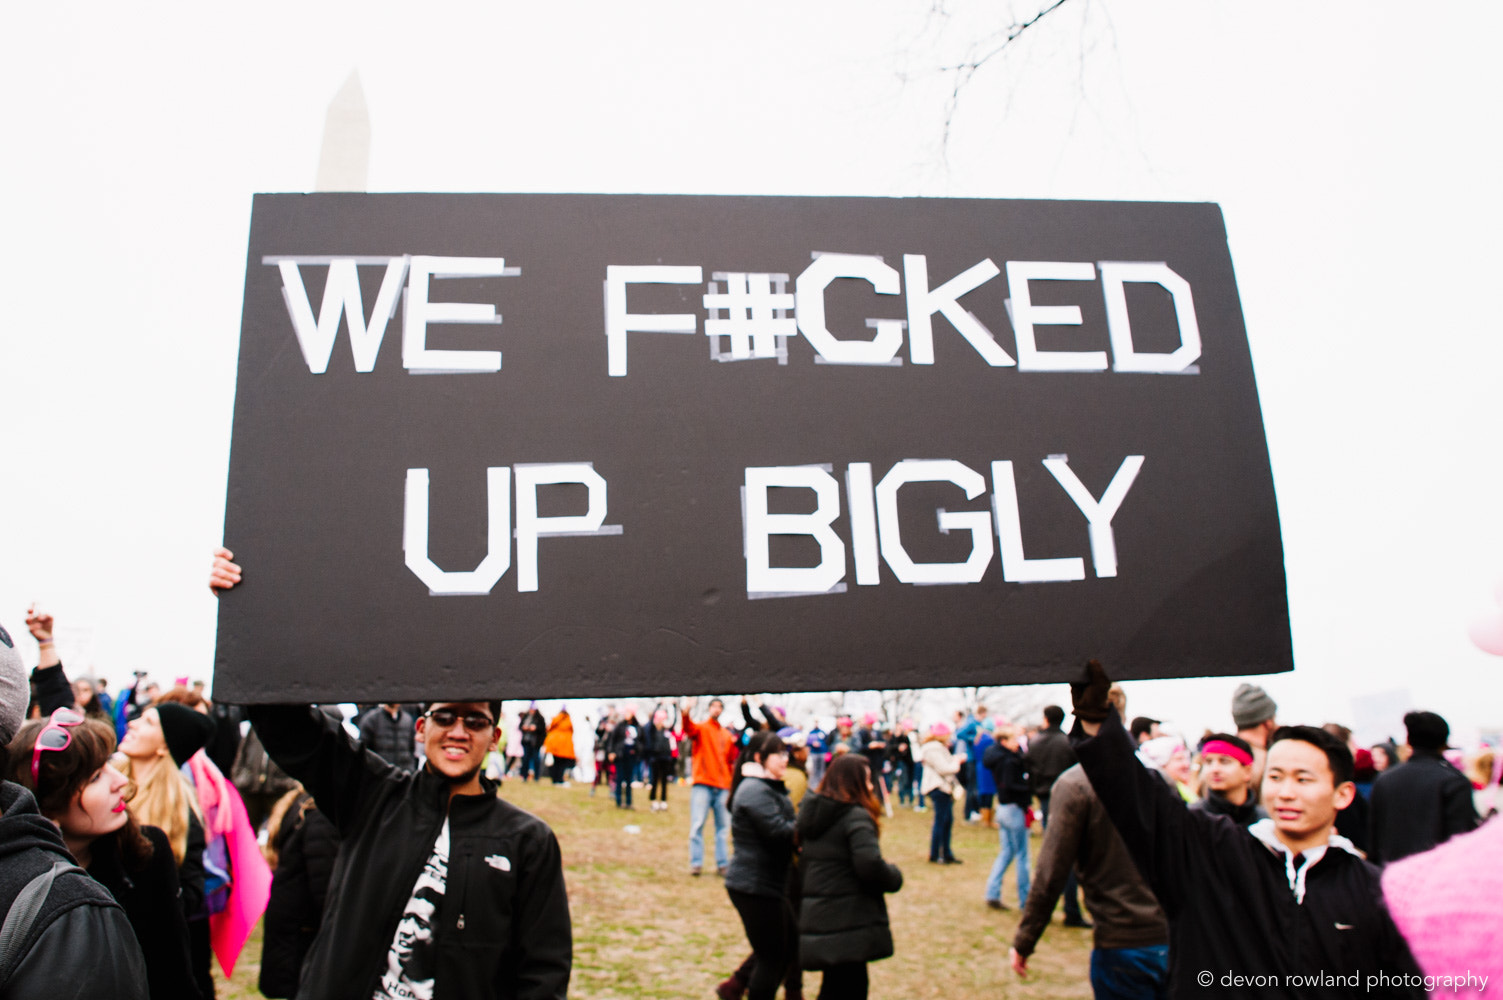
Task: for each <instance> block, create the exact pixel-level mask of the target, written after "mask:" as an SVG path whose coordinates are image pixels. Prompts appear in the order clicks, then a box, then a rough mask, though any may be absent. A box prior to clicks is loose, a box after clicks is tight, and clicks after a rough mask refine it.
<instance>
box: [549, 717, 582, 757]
mask: <svg viewBox="0 0 1503 1000" xmlns="http://www.w3.org/2000/svg"><path fill="white" fill-rule="evenodd" d="M543 749H544V750H546V751H548V752H549V753H551V754H553V756H554V758H555V759H557V758H559V757H562V758H564V759H565V760H574V759H575V758H574V720H573V719H571V718H569V713H568V712H560V713H558V714H557V715H555V716H554V717H553V721H552V722H550V723H548V735H547V737H546V738H544V740H543Z"/></svg>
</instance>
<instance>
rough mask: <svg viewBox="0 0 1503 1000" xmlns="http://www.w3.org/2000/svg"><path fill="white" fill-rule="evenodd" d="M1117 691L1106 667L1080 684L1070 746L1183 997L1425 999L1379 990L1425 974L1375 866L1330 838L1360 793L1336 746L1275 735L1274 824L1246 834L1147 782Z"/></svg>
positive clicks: (1304, 736) (1270, 775) (1266, 791)
mask: <svg viewBox="0 0 1503 1000" xmlns="http://www.w3.org/2000/svg"><path fill="white" fill-rule="evenodd" d="M1110 685H1111V681H1110V679H1109V678H1108V677H1107V675H1106V671H1105V670H1104V669H1102V667H1101V664H1100V663H1098V662H1097V661H1095V660H1092V661H1091V662H1090V663H1089V664H1088V665H1087V671H1086V678H1085V680H1084V681H1082V682H1079V683H1076V684H1072V685H1071V688H1072V695H1073V698H1074V703H1075V718H1076V728H1075V731H1074V732H1073V733H1072V739H1075V740H1076V743H1075V752H1076V755H1077V756H1078V757H1079V758H1080V765H1081V767H1082V768H1083V769H1084V770H1085V773H1086V775H1087V776H1088V777H1089V778H1090V781H1091V785H1092V786H1093V787H1094V788H1095V790H1096V794H1097V795H1098V796H1099V797H1100V799H1101V804H1102V805H1103V806H1104V807H1105V809H1106V812H1107V815H1108V816H1110V817H1111V820H1112V823H1113V825H1114V826H1116V828H1117V831H1118V832H1119V833H1120V834H1121V835H1122V840H1123V842H1124V843H1125V844H1126V845H1127V849H1128V853H1129V854H1130V855H1131V856H1132V859H1133V863H1134V864H1135V866H1136V867H1137V869H1138V871H1140V872H1141V873H1142V874H1143V876H1144V878H1146V879H1147V881H1148V883H1149V885H1150V886H1151V887H1152V889H1153V892H1154V895H1155V896H1156V897H1158V900H1159V902H1160V903H1161V904H1162V905H1163V907H1164V912H1165V913H1166V914H1168V917H1169V925H1170V947H1169V958H1170V977H1169V983H1170V994H1171V995H1172V996H1177V997H1189V996H1200V995H1203V994H1204V993H1205V991H1206V990H1207V989H1209V988H1211V987H1213V986H1214V987H1217V992H1218V995H1225V994H1231V995H1239V994H1240V995H1245V996H1257V997H1268V996H1285V997H1305V996H1321V997H1327V996H1352V997H1357V996H1370V995H1374V994H1377V995H1387V996H1412V997H1416V998H1418V997H1423V996H1425V995H1426V994H1425V992H1424V989H1423V987H1422V986H1421V985H1414V986H1408V985H1404V982H1406V981H1404V980H1400V984H1399V985H1390V982H1391V981H1381V982H1376V983H1375V982H1374V981H1372V980H1371V979H1370V977H1373V976H1377V975H1379V974H1386V975H1388V976H1390V977H1391V976H1394V975H1400V976H1420V973H1419V969H1418V966H1417V965H1416V964H1415V962H1414V958H1413V956H1412V955H1411V954H1410V953H1409V949H1408V947H1407V946H1406V945H1405V944H1404V940H1403V938H1402V937H1401V936H1400V935H1399V933H1398V929H1397V928H1396V927H1395V926H1394V923H1393V919H1392V918H1391V917H1390V916H1389V914H1388V910H1387V908H1386V907H1385V905H1384V903H1383V895H1382V891H1381V888H1380V885H1379V880H1378V875H1379V873H1378V869H1377V868H1376V867H1375V866H1374V865H1372V864H1370V863H1369V862H1367V861H1366V860H1364V859H1363V858H1362V857H1361V856H1360V855H1359V854H1358V853H1357V852H1356V850H1355V849H1354V848H1352V847H1351V844H1350V842H1349V841H1347V840H1346V839H1345V838H1344V837H1341V836H1339V835H1336V834H1334V833H1333V825H1334V823H1335V819H1336V812H1337V810H1338V809H1340V808H1341V807H1342V806H1344V805H1346V804H1347V803H1348V802H1349V801H1350V800H1351V797H1352V796H1353V795H1355V794H1356V793H1357V790H1356V787H1355V786H1354V785H1353V784H1352V755H1351V752H1350V751H1349V750H1348V749H1347V748H1346V747H1345V746H1344V745H1343V744H1342V743H1341V742H1340V741H1339V740H1337V739H1336V738H1335V737H1333V736H1331V734H1329V733H1327V732H1325V731H1324V730H1320V729H1315V728H1313V727H1309V726H1286V727H1283V728H1281V729H1278V730H1277V731H1275V732H1274V733H1273V734H1272V737H1271V739H1270V741H1269V747H1268V759H1267V767H1266V770H1265V774H1264V778H1263V789H1262V791H1263V794H1262V802H1263V804H1264V805H1265V806H1266V807H1267V809H1268V810H1269V813H1270V818H1268V819H1264V820H1260V821H1258V822H1256V823H1254V824H1253V825H1252V826H1250V827H1240V826H1238V825H1237V824H1235V823H1233V822H1232V821H1231V820H1230V819H1228V818H1227V817H1224V816H1213V815H1209V814H1207V813H1205V812H1191V811H1190V810H1188V809H1186V808H1185V807H1184V805H1183V803H1182V802H1181V800H1180V799H1179V797H1178V796H1177V795H1175V794H1174V793H1173V792H1172V791H1171V790H1170V789H1169V788H1168V787H1167V786H1166V785H1165V784H1164V783H1163V782H1162V781H1160V780H1159V779H1158V778H1156V777H1154V776H1152V775H1150V774H1149V772H1148V770H1147V769H1146V768H1145V767H1144V766H1143V764H1142V763H1141V762H1140V761H1139V760H1138V758H1137V755H1136V753H1135V752H1134V748H1133V745H1132V740H1131V738H1130V737H1129V736H1128V734H1127V731H1126V730H1125V729H1123V727H1122V720H1121V718H1120V717H1119V716H1118V715H1117V713H1116V711H1114V710H1113V709H1112V708H1111V707H1110V706H1109V705H1108V702H1107V691H1108V689H1109V688H1110ZM1337 973H1339V978H1332V977H1333V975H1334V974H1337ZM1234 977H1243V978H1242V979H1240V980H1238V979H1236V978H1234ZM1415 982H1416V983H1417V984H1418V983H1422V982H1423V978H1422V977H1421V978H1419V979H1417V980H1416V981H1415Z"/></svg>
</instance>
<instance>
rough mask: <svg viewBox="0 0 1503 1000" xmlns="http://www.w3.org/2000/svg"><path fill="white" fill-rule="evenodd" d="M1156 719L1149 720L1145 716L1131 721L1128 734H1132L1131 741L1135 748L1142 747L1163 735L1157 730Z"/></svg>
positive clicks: (1157, 721)
mask: <svg viewBox="0 0 1503 1000" xmlns="http://www.w3.org/2000/svg"><path fill="white" fill-rule="evenodd" d="M1159 722H1160V720H1158V719H1150V718H1149V717H1148V716H1146V715H1140V716H1138V717H1137V718H1136V719H1133V720H1132V725H1131V726H1130V727H1129V732H1131V733H1132V741H1133V744H1134V745H1135V746H1142V745H1143V744H1144V743H1147V742H1148V741H1149V740H1156V739H1158V738H1159V737H1160V736H1162V735H1164V734H1163V732H1162V731H1161V730H1160V729H1159Z"/></svg>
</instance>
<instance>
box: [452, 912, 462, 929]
mask: <svg viewBox="0 0 1503 1000" xmlns="http://www.w3.org/2000/svg"><path fill="white" fill-rule="evenodd" d="M454 929H455V930H460V931H462V930H464V914H463V913H461V914H460V915H459V923H457V924H455V925H454Z"/></svg>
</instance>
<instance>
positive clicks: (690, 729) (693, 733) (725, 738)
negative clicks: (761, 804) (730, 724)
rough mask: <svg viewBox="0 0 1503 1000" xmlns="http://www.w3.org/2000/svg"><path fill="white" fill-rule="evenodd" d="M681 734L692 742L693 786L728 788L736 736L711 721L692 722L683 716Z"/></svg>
mask: <svg viewBox="0 0 1503 1000" xmlns="http://www.w3.org/2000/svg"><path fill="white" fill-rule="evenodd" d="M684 732H685V733H686V734H687V735H688V737H689V739H691V740H693V741H694V784H696V785H709V786H710V787H711V788H726V789H729V788H730V787H731V766H732V765H733V764H734V763H735V762H736V737H735V736H734V735H732V733H731V731H730V730H729V729H726V728H725V727H724V726H722V725H721V724H720V723H719V722H718V721H717V720H715V719H706V720H705V721H703V722H698V723H696V722H695V721H694V720H693V719H691V718H689V716H688V714H687V713H685V715H684Z"/></svg>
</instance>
